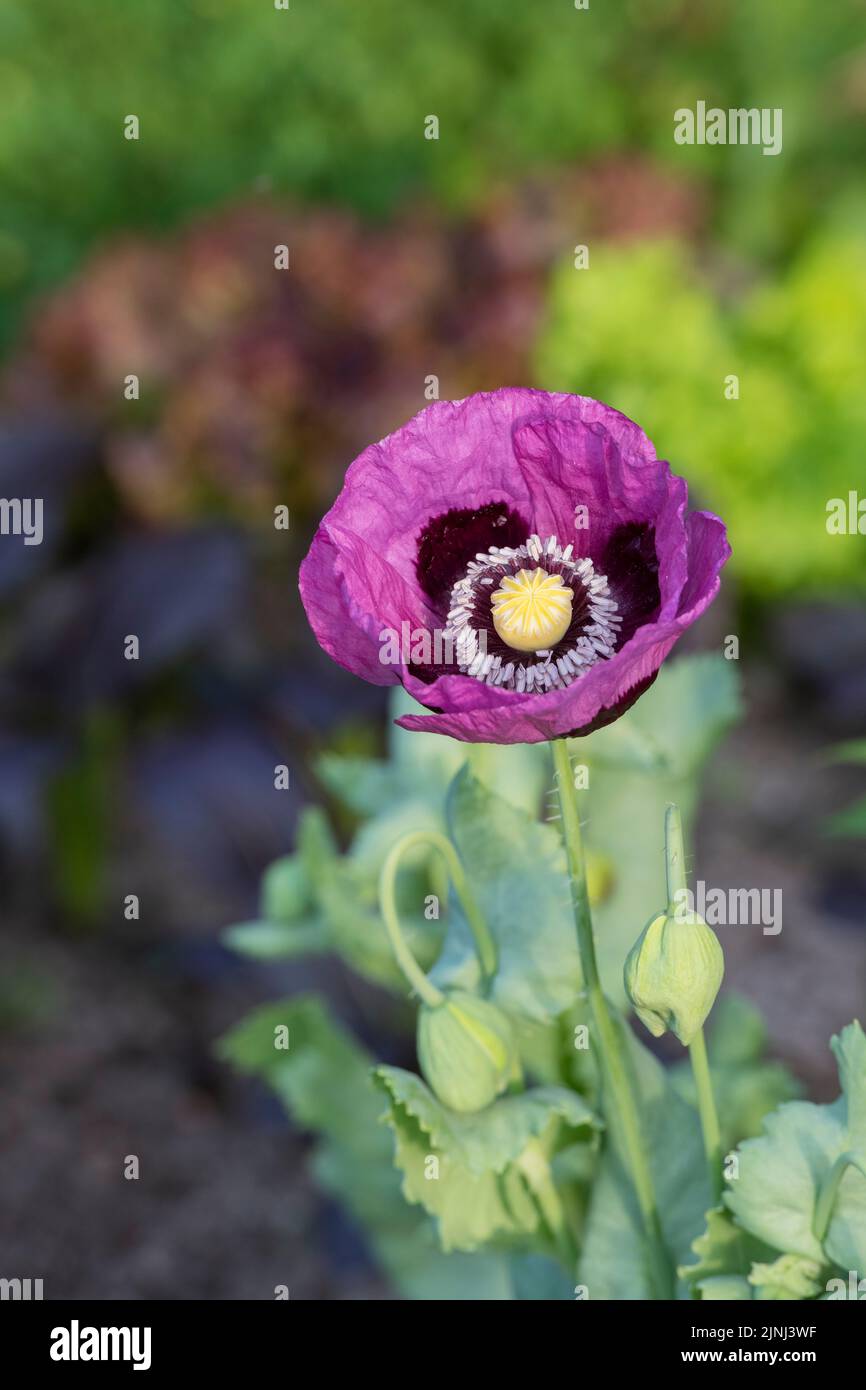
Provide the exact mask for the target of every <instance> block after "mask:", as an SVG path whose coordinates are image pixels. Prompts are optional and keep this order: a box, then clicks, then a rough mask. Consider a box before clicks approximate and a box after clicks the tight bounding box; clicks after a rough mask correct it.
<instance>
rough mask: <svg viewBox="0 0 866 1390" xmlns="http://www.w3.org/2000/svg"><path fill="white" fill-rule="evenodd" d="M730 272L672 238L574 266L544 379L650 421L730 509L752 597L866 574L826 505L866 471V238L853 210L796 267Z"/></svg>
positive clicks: (560, 278)
mask: <svg viewBox="0 0 866 1390" xmlns="http://www.w3.org/2000/svg"><path fill="white" fill-rule="evenodd" d="M729 281H730V276H728V277H727V279H726V277H725V274H724V267H720V266H718V265H716V266H715V267H707V266H706V265H705V264H702V263H701V261H700V260H699V258H698V256H697V254H696V253H694V252H693V251H691V250H690V249H689V248H688V247H686V246H684V245H680V244H677V243H674V242H670V241H666V242H662V241H659V242H642V243H640V244H631V245H628V246H621V245H609V246H606V247H600V248H598V249H597V250H593V253H592V260H591V264H590V267H589V269H588V270H582V271H578V270H575V269H574V267H573V266H572V264H571V263H570V262H569V263H568V264H567V265H563V266H562V268H561V269H560V271H559V273H558V274H557V276H556V277H555V281H554V285H553V290H552V300H551V307H550V312H549V320H548V325H547V328H546V330H545V331H544V333H543V334H542V338H541V342H540V345H539V349H538V354H537V368H536V375H537V378H538V380H539V381H540V382H543V384H544V386H545V387H546V388H547V389H550V390H564V391H576V392H579V393H580V394H582V395H588V396H596V397H598V398H599V399H601V400H605V401H609V402H610V403H611V404H613V405H615V406H616V407H617V409H619V410H622V411H623V412H624V413H625V414H627V415H630V416H632V417H633V418H634V419H635V420H639V421H640V423H641V425H642V426H643V428H644V429H645V430H646V432H647V434H648V435H649V436H650V438H651V439H652V440H653V442H654V444H655V446H656V448H657V449H658V451H659V454H660V455H661V456H662V457H664V458H668V459H669V460H670V462H671V464H672V466H673V467H674V469H675V470H676V471H677V472H680V473H682V474H684V475H685V476H686V477H688V478H689V480H690V482H691V484H692V489H693V497H692V501H693V504H695V503H696V504H697V505H709V506H710V507H712V508H713V509H714V510H715V511H718V512H719V513H720V515H721V516H722V517H723V518H724V520H725V523H726V525H727V527H728V534H729V537H730V541H731V545H732V547H733V560H732V566H733V567H734V570H735V571H736V573H737V574H738V576H739V578H740V580H741V581H743V582H744V583H745V585H746V587H747V588H748V589H749V590H750V591H751V592H752V593H753V594H757V595H759V596H761V597H764V598H767V597H775V596H777V595H779V594H784V593H788V592H790V591H792V590H798V591H800V592H806V593H808V592H809V591H812V592H813V593H819V592H821V591H826V590H830V589H832V588H836V587H840V586H844V585H846V584H850V585H855V584H856V585H862V583H863V582H864V579H866V569H864V565H863V541H862V537H860V536H857V535H830V534H829V533H828V531H827V503H828V501H829V499H831V498H847V496H848V492H849V489H851V488H852V487H854V486H855V484H856V482H857V481H858V480H859V479H861V478H863V477H864V467H863V442H864V438H866V394H864V392H863V390H862V384H861V383H860V382H859V377H860V375H861V373H862V363H863V361H864V358H866V237H864V236H863V234H862V232H861V231H857V230H855V229H854V228H853V227H851V226H850V225H849V223H848V218H847V216H846V215H845V214H843V213H842V212H840V213H839V214H838V217H836V218H831V219H830V220H829V223H828V225H827V226H826V227H824V228H822V229H821V230H820V231H819V232H818V233H816V234H815V235H814V236H813V237H812V238H811V239H810V240H809V241H808V242H807V243H806V244H805V245H804V246H803V248H802V250H801V251H800V252H799V254H798V255H797V256H796V257H795V258H794V260H793V262H792V263H791V265H790V267H789V268H788V269H787V270H785V271H783V272H780V273H779V274H778V275H777V276H775V277H773V278H768V279H766V280H757V281H755V282H753V283H747V284H743V283H739V284H736V283H735V284H731V283H730V282H729ZM731 376H736V377H737V378H738V387H737V389H738V391H739V397H738V398H736V399H734V398H731V399H729V398H728V395H727V394H726V392H727V391H729V390H731V389H732V388H730V387H729V386H727V382H728V379H729V378H730V377H731Z"/></svg>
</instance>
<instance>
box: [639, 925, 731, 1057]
mask: <svg viewBox="0 0 866 1390" xmlns="http://www.w3.org/2000/svg"><path fill="white" fill-rule="evenodd" d="M724 973H725V961H724V956H723V955H722V948H721V946H720V945H719V939H718V937H717V936H716V934H715V932H714V931H713V930H712V928H711V927H708V926H707V924H706V922H705V921H704V919H703V917H699V916H698V915H697V913H688V914H683V915H679V914H678V913H677V912H676V911H674V912H673V913H670V912H661V913H659V915H658V916H657V917H653V918H652V919H651V921H649V922H648V923H647V925H646V926H645V927H644V929H643V931H642V932H641V934H640V936H639V937H638V939H637V941H636V942H635V944H634V946H633V947H632V948H631V950H630V952H629V954H628V957H627V959H626V963H625V988H626V993H627V994H628V997H629V999H630V1000H631V1002H632V1004H633V1005H634V1007H635V1012H636V1013H637V1016H638V1018H639V1019H640V1021H641V1023H643V1024H645V1025H646V1027H647V1028H648V1029H649V1031H650V1032H651V1033H652V1034H653V1036H654V1037H656V1038H659V1037H661V1035H662V1033H664V1032H665V1031H666V1029H668V1028H670V1029H671V1030H672V1032H674V1033H676V1035H677V1037H678V1038H679V1040H680V1042H681V1043H682V1044H683V1046H684V1047H688V1045H689V1043H690V1042H691V1041H692V1039H693V1038H694V1036H695V1034H696V1033H697V1031H698V1029H699V1028H702V1027H703V1026H704V1020H705V1019H706V1017H707V1015H708V1014H709V1012H710V1009H711V1008H712V1007H713V1004H714V1003H715V1000H716V995H717V994H718V992H719V986H720V985H721V983H722V976H723V974H724Z"/></svg>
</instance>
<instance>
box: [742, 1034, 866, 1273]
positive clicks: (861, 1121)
mask: <svg viewBox="0 0 866 1390" xmlns="http://www.w3.org/2000/svg"><path fill="white" fill-rule="evenodd" d="M830 1046H831V1047H832V1049H833V1052H834V1053H835V1056H836V1060H837V1063H838V1066H839V1079H840V1082H841V1085H842V1094H841V1095H840V1097H839V1099H838V1100H836V1101H834V1102H833V1103H832V1105H813V1104H811V1103H810V1102H808V1101H793V1102H791V1103H789V1104H787V1105H783V1106H781V1108H780V1109H779V1110H777V1111H775V1112H774V1113H773V1114H772V1115H770V1116H768V1117H767V1119H766V1120H765V1122H764V1133H763V1134H762V1135H761V1136H760V1138H757V1139H748V1140H746V1141H745V1143H743V1144H742V1145H741V1146H740V1150H739V1177H738V1178H737V1180H736V1181H735V1182H732V1183H731V1184H730V1186H729V1188H728V1190H727V1192H726V1194H725V1201H726V1203H727V1205H728V1206H729V1207H730V1209H731V1211H732V1212H733V1213H734V1216H735V1218H736V1220H737V1221H738V1223H739V1224H740V1225H741V1226H742V1227H743V1228H744V1229H745V1230H747V1231H751V1232H752V1234H753V1235H756V1236H758V1237H759V1238H760V1239H761V1240H764V1241H766V1242H767V1244H768V1245H770V1246H772V1247H773V1249H774V1250H776V1251H780V1252H782V1253H783V1254H789V1255H799V1256H801V1257H803V1258H804V1259H808V1260H813V1261H815V1262H817V1263H826V1262H827V1261H830V1262H831V1263H833V1264H837V1265H839V1266H840V1267H841V1268H842V1269H859V1270H863V1269H866V1172H864V1171H861V1170H866V1036H864V1033H863V1030H862V1028H861V1027H860V1024H859V1023H857V1022H854V1023H851V1024H849V1025H848V1027H847V1028H844V1029H843V1030H842V1032H841V1034H839V1035H838V1036H837V1037H834V1038H833V1039H832V1040H831V1043H830ZM844 1154H850V1155H852V1157H853V1158H854V1160H855V1161H856V1163H859V1165H860V1170H858V1168H857V1167H856V1166H853V1165H852V1166H849V1167H848V1168H847V1169H846V1170H845V1171H844V1173H843V1174H842V1177H841V1180H840V1182H839V1186H838V1190H837V1192H836V1198H835V1202H834V1204H833V1209H832V1215H831V1218H830V1222H829V1226H828V1228H827V1231H826V1235H825V1237H824V1239H823V1242H822V1241H821V1240H819V1238H818V1236H817V1235H816V1233H815V1230H814V1220H815V1208H816V1205H817V1202H818V1198H819V1194H820V1193H821V1191H822V1189H823V1188H824V1185H825V1184H826V1182H827V1180H828V1178H829V1175H830V1172H831V1170H832V1169H833V1166H834V1164H835V1163H836V1161H837V1160H838V1159H841V1157H842V1155H844Z"/></svg>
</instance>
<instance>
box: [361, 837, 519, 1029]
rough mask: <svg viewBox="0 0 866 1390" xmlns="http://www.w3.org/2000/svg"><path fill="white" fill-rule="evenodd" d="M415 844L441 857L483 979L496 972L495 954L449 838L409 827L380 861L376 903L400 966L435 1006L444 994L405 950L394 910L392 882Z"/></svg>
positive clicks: (393, 886) (427, 1000) (484, 923)
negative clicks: (460, 909)
mask: <svg viewBox="0 0 866 1390" xmlns="http://www.w3.org/2000/svg"><path fill="white" fill-rule="evenodd" d="M416 845H429V846H432V848H433V849H436V850H438V851H439V853H440V854H441V855H442V858H443V859H444V860H445V865H446V867H447V869H448V873H449V875H450V878H451V882H452V884H453V885H454V891H455V893H456V894H457V897H458V898H459V900H460V904H461V906H462V908H463V911H464V913H465V914H466V920H467V922H468V923H469V928H470V930H471V932H472V937H473V940H474V942H475V950H476V953H477V955H478V961H479V964H480V966H481V971H482V974H483V975H484V977H485V979H486V980H489V979H491V978H492V977H493V976H494V975H495V974H496V968H497V965H498V964H499V955H498V951H497V948H496V942H495V940H494V938H493V936H492V934H491V931H490V928H489V927H488V925H487V923H486V921H485V920H484V917H483V916H482V915H481V910H480V908H479V907H478V904H477V902H476V901H475V898H474V896H473V894H472V891H471V889H470V887H469V883H468V881H467V878H466V871H465V869H464V868H463V864H462V863H461V861H460V856H459V855H458V853H457V851H456V849H455V848H454V846H453V845H452V843H451V841H450V840H449V839H447V838H446V836H445V835H440V834H439V832H438V831H437V830H413V831H411V832H410V833H409V834H408V835H404V836H403V838H402V839H400V840H398V841H397V843H396V845H394V846H393V847H392V849H391V850H390V851H389V853H388V857H387V858H386V860H385V862H384V864H383V865H382V872H381V874H380V876H379V904H380V907H381V910H382V917H383V918H384V921H385V929H386V931H387V933H388V939H389V941H390V942H391V947H392V950H393V952H394V955H395V956H396V958H397V962H398V964H399V966H400V969H401V970H402V971H403V974H404V975H405V976H406V979H407V980H408V981H409V983H410V984H411V985H412V988H413V989H414V990H415V991H416V993H417V994H418V995H419V996H420V997H421V998H422V999H423V1000H424V1002H425V1004H431V1005H433V1006H434V1007H435V1006H436V1005H437V1004H441V1003H442V1001H443V998H444V995H443V994H442V993H441V991H440V990H438V989H437V988H436V986H435V985H434V984H432V983H431V981H430V980H428V978H427V976H426V975H425V974H424V972H423V971H422V969H421V967H420V966H419V964H418V962H417V961H416V959H415V957H414V956H413V955H412V952H411V951H410V950H409V947H408V945H407V944H406V939H405V937H404V935H403V930H402V928H401V926H400V918H399V914H398V912H397V894H396V884H397V871H398V869H399V867H400V860H401V859H402V858H403V855H404V854H405V853H406V851H407V850H410V849H414V847H415V846H416Z"/></svg>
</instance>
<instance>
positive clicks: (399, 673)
mask: <svg viewBox="0 0 866 1390" xmlns="http://www.w3.org/2000/svg"><path fill="white" fill-rule="evenodd" d="M686 503H687V488H686V484H685V482H684V481H683V479H682V478H678V477H676V476H675V475H674V474H673V473H672V472H671V470H670V467H669V465H668V464H667V463H663V462H661V461H660V460H659V459H657V458H656V455H655V450H654V449H653V446H652V444H651V443H650V441H649V440H648V439H647V437H646V435H645V434H644V433H643V432H642V431H641V430H640V429H639V428H638V426H637V425H635V424H634V423H633V422H632V421H631V420H629V419H627V417H626V416H625V415H621V414H620V413H619V412H618V411H616V410H612V409H611V408H610V406H606V405H602V404H601V403H600V402H599V401H594V400H590V399H588V398H587V397H584V396H568V395H550V394H548V393H547V392H544V391H530V390H523V389H519V388H506V389H503V390H501V391H493V392H490V393H483V394H480V395H475V396H470V397H468V398H467V399H466V400H463V401H437V402H436V403H434V404H433V405H430V406H428V407H427V409H426V410H423V411H422V412H421V414H420V415H417V416H416V417H415V418H414V419H413V420H410V421H409V423H408V424H407V425H404V426H403V428H402V429H399V430H396V431H395V433H394V434H391V435H389V436H388V437H387V439H383V440H382V442H381V443H380V444H374V445H373V446H372V447H371V448H369V449H366V450H365V451H364V453H363V454H361V455H360V457H359V458H357V459H356V460H355V462H354V463H353V464H352V466H351V468H350V469H349V471H348V473H347V474H346V481H345V484H344V486H343V490H342V492H341V493H340V496H339V497H338V498H337V501H336V502H335V503H334V506H333V507H332V508H331V510H330V511H329V512H328V514H327V516H326V517H325V518H324V520H323V522H322V524H321V525H320V527H319V529H318V531H317V533H316V536H315V538H314V540H313V544H312V546H311V547H310V551H309V554H308V555H307V557H306V559H305V560H304V563H303V565H302V566H301V580H300V587H301V596H302V598H303V602H304V606H305V608H306V611H307V616H308V617H309V620H310V623H311V624H312V627H313V630H314V632H315V634H316V636H317V638H318V640H319V642H320V643H321V645H322V646H323V647H324V649H325V651H327V652H328V653H329V654H330V656H332V657H333V658H334V660H335V661H338V662H339V663H340V665H341V666H345V667H347V669H348V670H350V671H354V672H355V674H356V675H359V676H363V677H364V679H365V680H368V681H373V682H374V683H375V684H377V685H393V684H396V682H398V681H401V682H402V683H403V685H404V686H405V687H406V689H407V690H408V691H409V693H410V694H411V695H413V696H414V697H415V699H416V700H418V701H420V703H421V704H422V705H425V706H426V707H427V708H428V709H430V710H431V711H433V713H431V714H426V715H425V714H417V715H415V714H412V715H406V716H404V717H403V718H402V719H400V720H399V721H398V722H399V723H400V724H401V725H402V726H403V727H404V728H407V729H420V730H427V731H428V732H433V733H441V734H450V735H451V737H452V738H457V739H463V740H466V741H468V742H470V743H537V742H539V741H540V740H542V739H550V738H561V737H563V736H565V735H571V736H575V735H579V734H587V733H590V732H591V731H592V730H593V729H595V728H598V727H600V726H601V725H603V724H607V723H610V721H611V720H613V719H615V718H616V717H617V716H618V715H620V714H622V713H623V712H624V711H625V710H626V709H627V708H628V707H629V706H630V705H631V704H633V703H634V701H635V700H636V699H637V698H638V696H639V695H641V694H642V693H643V691H645V690H646V689H647V688H648V686H649V685H651V683H652V681H653V680H654V679H655V677H656V674H657V673H658V669H659V667H660V665H661V663H662V662H663V661H664V659H665V657H666V656H667V654H668V652H669V651H670V650H671V648H672V647H673V645H674V643H675V642H676V640H677V638H678V637H679V636H680V635H681V634H682V633H683V632H685V630H686V628H687V627H689V626H690V625H691V624H692V623H693V622H694V621H695V619H696V618H698V617H699V616H700V614H701V613H702V612H703V611H704V609H705V608H706V607H707V605H708V604H709V603H711V602H712V600H713V598H714V597H715V594H716V592H717V590H718V587H719V571H720V569H721V567H722V565H723V564H724V563H725V561H726V559H727V558H728V555H729V554H730V548H729V546H728V543H727V540H726V537H725V528H724V526H723V524H722V522H721V521H720V520H719V518H718V517H716V516H713V515H712V514H711V513H710V512H692V513H690V514H687V513H686Z"/></svg>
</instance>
